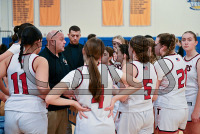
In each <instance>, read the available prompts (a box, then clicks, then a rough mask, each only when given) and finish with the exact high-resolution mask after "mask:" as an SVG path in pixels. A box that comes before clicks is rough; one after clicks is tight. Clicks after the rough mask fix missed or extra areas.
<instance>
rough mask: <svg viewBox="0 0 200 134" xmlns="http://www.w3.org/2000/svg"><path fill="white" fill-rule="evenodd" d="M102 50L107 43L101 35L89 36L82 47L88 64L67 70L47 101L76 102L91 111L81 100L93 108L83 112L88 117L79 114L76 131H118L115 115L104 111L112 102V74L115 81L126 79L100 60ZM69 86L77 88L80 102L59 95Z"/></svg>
mask: <svg viewBox="0 0 200 134" xmlns="http://www.w3.org/2000/svg"><path fill="white" fill-rule="evenodd" d="M103 52H104V44H103V42H102V41H101V40H100V39H97V38H91V39H90V40H88V41H87V42H86V44H85V45H84V48H83V57H84V60H85V63H86V66H82V67H80V68H78V69H77V70H74V71H71V72H70V73H69V74H67V75H66V76H65V77H64V78H63V79H62V80H61V82H63V83H60V84H58V85H57V86H56V87H58V86H60V88H54V89H53V90H51V92H50V93H49V95H48V96H47V98H46V102H47V103H49V104H53V105H73V106H75V107H76V108H77V109H78V110H79V111H83V110H85V111H88V109H86V108H85V109H80V104H81V105H82V106H83V107H87V108H89V109H90V111H88V112H84V114H85V115H86V116H87V117H88V118H82V119H80V117H79V116H77V118H76V130H75V132H76V133H77V134H94V133H95V134H102V133H103V134H115V125H114V121H113V118H109V116H110V111H105V110H104V109H105V108H106V107H108V106H110V103H111V98H112V90H109V89H112V86H113V82H112V78H113V79H115V81H119V80H120V79H122V80H123V81H124V80H126V74H125V73H123V72H122V71H120V70H118V69H116V68H115V72H114V73H113V72H112V71H113V70H111V68H109V67H107V66H106V65H105V64H99V63H98V61H99V60H100V58H101V57H102V55H103ZM100 73H101V74H100ZM101 77H102V78H101ZM133 81H134V82H137V80H136V79H133ZM61 86H62V87H61ZM68 88H69V89H76V90H75V92H77V94H78V95H77V97H76V98H77V100H78V102H79V103H80V104H79V103H78V102H76V101H73V100H63V99H62V98H60V95H61V94H62V93H63V92H64V91H65V90H66V89H68ZM59 89H60V90H59ZM138 89H139V88H138ZM52 94H54V95H52ZM121 96H123V95H121ZM121 96H119V95H117V96H116V97H118V99H120V97H121ZM124 96H125V95H124ZM124 96H123V97H124ZM111 113H112V111H111Z"/></svg>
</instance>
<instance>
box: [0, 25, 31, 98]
mask: <svg viewBox="0 0 200 134" xmlns="http://www.w3.org/2000/svg"><path fill="white" fill-rule="evenodd" d="M27 26H33V25H32V24H30V23H23V24H21V25H19V26H15V27H14V35H13V36H12V42H11V45H12V46H11V47H10V48H9V49H8V50H7V51H6V52H4V53H3V54H1V55H0V62H1V61H2V60H4V59H5V58H7V57H9V56H11V55H13V54H16V53H19V52H20V43H21V34H22V31H23V30H24V28H26V27H27ZM17 40H18V43H15V44H13V43H14V42H15V41H17ZM4 82H7V81H4ZM6 84H7V83H6ZM0 89H1V90H2V91H3V92H4V93H5V94H4V93H2V92H0V96H1V97H0V98H1V99H2V100H3V101H6V100H7V98H8V96H7V95H9V91H8V89H7V87H5V85H4V83H3V80H2V79H0Z"/></svg>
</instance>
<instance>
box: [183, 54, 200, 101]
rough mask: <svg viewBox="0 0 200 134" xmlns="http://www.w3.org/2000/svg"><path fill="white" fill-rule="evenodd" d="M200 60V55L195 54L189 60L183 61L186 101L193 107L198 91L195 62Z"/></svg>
mask: <svg viewBox="0 0 200 134" xmlns="http://www.w3.org/2000/svg"><path fill="white" fill-rule="evenodd" d="M199 59H200V54H197V55H196V56H195V57H193V58H192V59H190V60H186V59H185V58H184V60H185V64H186V69H187V82H186V91H185V95H186V99H187V102H192V105H195V103H196V98H197V94H198V90H199V85H198V78H197V62H198V60H199Z"/></svg>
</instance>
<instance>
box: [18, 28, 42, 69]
mask: <svg viewBox="0 0 200 134" xmlns="http://www.w3.org/2000/svg"><path fill="white" fill-rule="evenodd" d="M38 40H42V33H41V32H40V30H39V29H37V28H36V27H35V26H29V27H26V28H25V29H24V30H23V32H22V35H21V44H20V53H19V58H18V60H19V63H20V64H21V68H22V67H23V66H22V55H23V49H24V46H26V45H31V46H33V45H34V42H35V41H38Z"/></svg>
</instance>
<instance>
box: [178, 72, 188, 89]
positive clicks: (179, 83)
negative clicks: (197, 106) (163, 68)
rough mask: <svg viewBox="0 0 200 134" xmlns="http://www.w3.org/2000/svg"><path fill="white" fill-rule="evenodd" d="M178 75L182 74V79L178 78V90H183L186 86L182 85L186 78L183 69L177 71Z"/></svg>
mask: <svg viewBox="0 0 200 134" xmlns="http://www.w3.org/2000/svg"><path fill="white" fill-rule="evenodd" d="M176 73H177V75H178V74H181V77H179V78H178V89H180V88H183V87H184V86H185V85H184V84H181V82H182V81H183V80H184V77H185V75H184V70H183V69H179V70H176ZM185 73H186V72H185Z"/></svg>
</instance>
